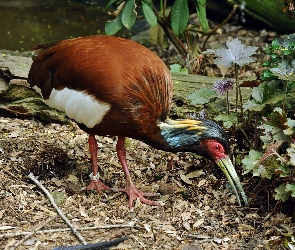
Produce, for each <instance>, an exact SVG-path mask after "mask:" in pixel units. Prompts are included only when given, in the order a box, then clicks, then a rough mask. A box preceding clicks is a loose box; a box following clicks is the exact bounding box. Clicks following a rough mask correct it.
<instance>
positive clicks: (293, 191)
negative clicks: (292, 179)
mask: <svg viewBox="0 0 295 250" xmlns="http://www.w3.org/2000/svg"><path fill="white" fill-rule="evenodd" d="M286 191H287V192H290V193H291V196H292V197H295V184H290V183H289V184H287V185H286Z"/></svg>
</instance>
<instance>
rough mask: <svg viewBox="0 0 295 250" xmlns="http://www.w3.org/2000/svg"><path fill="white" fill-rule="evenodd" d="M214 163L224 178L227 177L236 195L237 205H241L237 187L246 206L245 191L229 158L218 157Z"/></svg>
mask: <svg viewBox="0 0 295 250" xmlns="http://www.w3.org/2000/svg"><path fill="white" fill-rule="evenodd" d="M215 163H216V164H217V165H218V166H219V167H220V168H221V170H222V171H223V173H224V174H225V176H226V178H227V179H228V181H229V183H230V185H231V187H232V189H233V191H234V193H235V195H236V196H237V199H238V202H239V205H240V206H241V201H240V198H239V194H238V191H237V189H238V190H239V191H240V194H241V196H242V198H243V200H244V203H245V205H246V206H248V199H247V196H246V194H245V191H244V189H243V187H242V185H241V182H240V179H239V177H238V175H237V172H236V170H235V168H234V166H233V164H232V162H231V160H230V158H229V157H225V158H223V159H218V160H217V161H215Z"/></svg>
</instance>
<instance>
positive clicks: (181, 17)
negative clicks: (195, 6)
mask: <svg viewBox="0 0 295 250" xmlns="http://www.w3.org/2000/svg"><path fill="white" fill-rule="evenodd" d="M188 18H189V11H188V0H176V1H175V3H174V4H173V7H172V10H171V28H172V30H173V32H174V33H175V35H176V36H180V35H181V34H182V33H183V31H184V30H185V28H186V25H187V22H188Z"/></svg>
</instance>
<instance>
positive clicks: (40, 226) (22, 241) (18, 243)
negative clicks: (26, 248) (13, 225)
mask: <svg viewBox="0 0 295 250" xmlns="http://www.w3.org/2000/svg"><path fill="white" fill-rule="evenodd" d="M55 218H56V216H53V217H49V218H48V219H47V220H46V221H45V222H43V223H41V224H40V225H38V226H37V227H36V228H35V229H34V231H32V232H30V233H28V234H26V236H25V237H24V238H22V239H21V240H20V241H18V242H16V243H15V244H14V246H13V247H11V248H10V250H14V249H16V248H17V247H18V246H19V245H21V244H22V243H24V242H25V241H26V240H27V239H29V238H30V237H32V236H33V235H34V234H35V233H36V232H37V231H39V230H40V229H41V228H42V227H44V226H45V225H47V224H48V223H49V222H50V221H52V220H53V219H55Z"/></svg>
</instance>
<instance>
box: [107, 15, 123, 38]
mask: <svg viewBox="0 0 295 250" xmlns="http://www.w3.org/2000/svg"><path fill="white" fill-rule="evenodd" d="M121 17H122V12H120V14H119V15H118V16H117V18H116V19H115V20H113V21H107V22H106V24H105V33H106V35H108V36H112V35H114V34H116V33H117V32H118V31H119V30H120V29H122V28H123V24H122V21H121Z"/></svg>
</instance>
